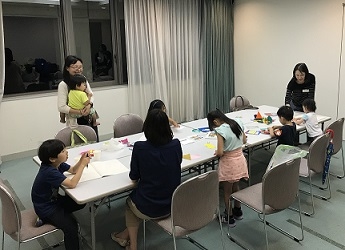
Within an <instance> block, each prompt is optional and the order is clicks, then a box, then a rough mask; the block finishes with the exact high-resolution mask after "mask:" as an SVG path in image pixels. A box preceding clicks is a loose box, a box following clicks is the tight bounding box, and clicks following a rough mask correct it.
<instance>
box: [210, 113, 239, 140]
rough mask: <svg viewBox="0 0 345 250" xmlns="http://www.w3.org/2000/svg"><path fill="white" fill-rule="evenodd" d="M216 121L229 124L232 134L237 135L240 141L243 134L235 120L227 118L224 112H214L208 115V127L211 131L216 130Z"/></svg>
mask: <svg viewBox="0 0 345 250" xmlns="http://www.w3.org/2000/svg"><path fill="white" fill-rule="evenodd" d="M215 119H219V120H221V121H222V122H225V123H227V124H229V126H230V128H231V130H232V132H233V133H234V134H235V135H236V137H237V138H238V139H240V135H241V134H242V133H243V131H242V128H241V126H240V125H239V124H238V123H237V122H236V121H235V120H233V119H230V118H229V117H227V116H226V115H225V114H224V113H223V112H222V111H220V110H219V109H216V110H213V111H211V112H209V113H208V114H207V121H208V127H209V128H210V130H214V127H215V126H214V123H213V121H214V120H215Z"/></svg>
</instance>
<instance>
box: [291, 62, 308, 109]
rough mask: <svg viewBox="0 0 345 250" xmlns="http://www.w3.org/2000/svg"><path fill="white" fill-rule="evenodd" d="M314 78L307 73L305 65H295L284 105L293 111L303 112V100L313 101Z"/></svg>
mask: <svg viewBox="0 0 345 250" xmlns="http://www.w3.org/2000/svg"><path fill="white" fill-rule="evenodd" d="M314 96H315V76H314V75H313V74H311V73H309V70H308V67H307V65H306V64H305V63H297V64H296V66H295V67H294V69H293V72H292V78H291V80H290V82H289V83H288V86H287V89H286V95H285V105H286V106H291V108H292V109H293V110H294V111H301V112H303V108H302V103H303V101H304V100H305V99H312V100H314Z"/></svg>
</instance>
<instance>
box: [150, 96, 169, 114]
mask: <svg viewBox="0 0 345 250" xmlns="http://www.w3.org/2000/svg"><path fill="white" fill-rule="evenodd" d="M163 107H165V104H164V102H162V101H161V100H159V99H156V100H153V101H152V102H150V106H149V109H148V111H147V113H148V112H150V111H151V110H153V109H163Z"/></svg>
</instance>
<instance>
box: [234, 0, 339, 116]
mask: <svg viewBox="0 0 345 250" xmlns="http://www.w3.org/2000/svg"><path fill="white" fill-rule="evenodd" d="M342 2H344V1H343V0H332V1H330V0H313V1H310V0H289V1H283V0H280V1H279V0H260V1H258V0H235V10H234V27H235V48H234V49H235V83H236V84H235V93H236V94H242V95H244V96H246V97H248V98H249V100H250V101H251V103H252V104H254V105H260V104H271V105H272V106H281V105H283V104H284V97H285V91H286V85H287V83H288V82H289V80H290V79H291V77H292V70H293V67H294V66H295V64H296V63H298V62H305V63H306V64H307V65H308V68H309V70H310V72H312V73H313V74H315V76H316V95H315V101H316V104H317V107H318V110H317V112H318V113H319V114H324V115H328V116H331V117H332V118H333V119H335V118H336V108H337V96H338V95H337V83H338V67H339V53H340V43H341V42H340V40H341V21H342V11H343V6H342ZM344 63H345V62H344ZM344 67H345V66H344ZM344 67H343V69H342V76H341V79H342V81H341V93H342V96H344V93H345V90H344V81H345V75H344V70H345V68H344ZM344 103H345V98H342V100H341V102H340V104H341V105H340V107H341V110H340V113H339V117H342V116H345V108H344Z"/></svg>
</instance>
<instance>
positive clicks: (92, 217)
mask: <svg viewBox="0 0 345 250" xmlns="http://www.w3.org/2000/svg"><path fill="white" fill-rule="evenodd" d="M89 205H90V226H91V246H92V250H96V228H95V206H94V202H90V203H89Z"/></svg>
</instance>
